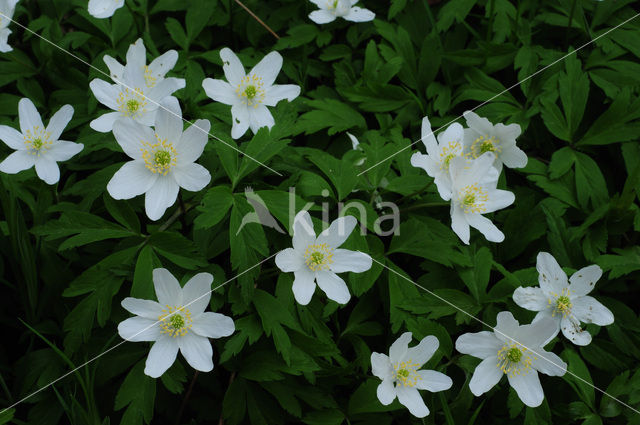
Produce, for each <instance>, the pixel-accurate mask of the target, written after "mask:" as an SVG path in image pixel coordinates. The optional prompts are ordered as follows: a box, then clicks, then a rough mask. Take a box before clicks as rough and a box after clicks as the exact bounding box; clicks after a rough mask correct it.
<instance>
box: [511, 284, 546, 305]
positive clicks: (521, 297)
mask: <svg viewBox="0 0 640 425" xmlns="http://www.w3.org/2000/svg"><path fill="white" fill-rule="evenodd" d="M513 301H514V302H515V303H516V304H518V305H519V306H520V307H522V308H526V309H527V310H531V311H542V310H545V309H547V308H548V307H549V299H548V298H547V297H545V295H544V293H542V289H540V288H539V287H531V286H530V287H527V288H523V287H522V286H521V287H519V288H516V290H515V291H513Z"/></svg>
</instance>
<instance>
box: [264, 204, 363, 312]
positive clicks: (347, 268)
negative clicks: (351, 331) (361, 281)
mask: <svg viewBox="0 0 640 425" xmlns="http://www.w3.org/2000/svg"><path fill="white" fill-rule="evenodd" d="M356 224H357V221H356V219H355V217H353V216H346V217H340V218H337V219H336V220H334V221H333V222H332V223H331V225H330V226H329V228H327V229H326V230H325V231H323V232H322V233H320V234H319V235H318V237H316V233H315V231H314V230H313V223H312V222H311V216H310V215H309V213H308V212H307V211H300V212H299V213H298V214H297V215H296V217H295V218H294V221H293V248H287V249H285V250H283V251H280V252H279V253H278V254H277V255H276V265H277V266H278V268H279V269H280V270H282V271H283V272H293V273H294V275H295V279H294V281H293V295H294V296H295V298H296V301H297V302H298V303H299V304H302V305H306V304H309V301H311V296H312V295H313V292H314V291H315V289H316V282H317V283H318V286H319V287H320V289H322V290H323V291H324V292H325V293H326V294H327V297H328V298H329V299H331V300H334V301H335V302H337V303H340V304H346V303H347V302H348V301H349V298H351V294H349V289H348V288H347V284H346V283H345V282H344V280H342V278H340V277H339V276H338V275H336V273H342V272H356V273H362V272H364V271H367V270H369V269H370V268H371V264H372V260H371V257H370V256H368V255H367V254H365V253H363V252H360V251H350V250H348V249H340V248H338V247H339V246H340V245H342V244H343V243H344V241H346V240H347V238H348V237H349V235H350V234H351V232H352V231H353V229H354V228H355V227H356Z"/></svg>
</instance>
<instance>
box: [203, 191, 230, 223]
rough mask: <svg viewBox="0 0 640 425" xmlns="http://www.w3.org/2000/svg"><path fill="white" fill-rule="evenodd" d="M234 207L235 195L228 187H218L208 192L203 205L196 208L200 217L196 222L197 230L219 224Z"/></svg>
mask: <svg viewBox="0 0 640 425" xmlns="http://www.w3.org/2000/svg"><path fill="white" fill-rule="evenodd" d="M232 205H233V194H232V193H231V189H230V188H229V187H228V186H216V187H212V188H211V189H208V190H207V193H205V195H204V197H203V198H202V202H201V204H200V205H199V206H198V207H196V209H197V210H198V211H200V215H198V216H197V217H196V219H195V220H194V225H195V227H196V228H197V229H208V228H211V227H213V226H215V225H216V224H218V223H219V222H220V221H222V219H223V218H224V217H225V216H226V215H227V212H228V211H229V208H231V206H232Z"/></svg>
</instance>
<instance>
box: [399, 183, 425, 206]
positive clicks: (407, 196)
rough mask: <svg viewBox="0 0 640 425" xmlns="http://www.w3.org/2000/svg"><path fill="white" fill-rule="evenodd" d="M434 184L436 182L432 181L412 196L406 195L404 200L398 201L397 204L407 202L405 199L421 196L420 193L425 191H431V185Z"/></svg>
mask: <svg viewBox="0 0 640 425" xmlns="http://www.w3.org/2000/svg"><path fill="white" fill-rule="evenodd" d="M433 182H434V181H433V180H431V181H430V182H429V183H428V184H427V185H426V186H425V187H423V188H420V189H418V190H416V191H415V192H413V193H410V194H408V195H404V196H403V197H402V198H400V199H398V200H397V201H396V203H400V202H402V201H404V200H405V199H407V198H413V197H414V196H416V195H418V194H420V193H422V192H424V191H425V190H427V189H429V187H431V185H432V184H433Z"/></svg>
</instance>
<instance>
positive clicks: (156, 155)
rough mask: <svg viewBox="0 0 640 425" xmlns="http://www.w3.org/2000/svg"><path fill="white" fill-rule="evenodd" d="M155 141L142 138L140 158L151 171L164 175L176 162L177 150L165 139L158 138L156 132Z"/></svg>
mask: <svg viewBox="0 0 640 425" xmlns="http://www.w3.org/2000/svg"><path fill="white" fill-rule="evenodd" d="M155 136H156V143H149V142H146V141H144V140H142V141H140V143H142V146H143V147H142V148H140V151H141V152H142V159H143V160H144V163H145V166H146V167H147V169H148V170H149V171H151V172H152V173H159V174H162V175H163V176H166V175H167V173H169V171H170V170H171V168H172V167H173V166H175V165H176V164H177V163H178V152H177V151H176V150H175V148H174V147H173V144H172V143H169V142H168V141H167V140H166V139H160V137H159V136H158V135H157V134H156V135H155Z"/></svg>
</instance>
